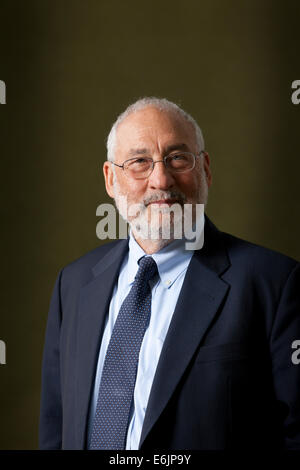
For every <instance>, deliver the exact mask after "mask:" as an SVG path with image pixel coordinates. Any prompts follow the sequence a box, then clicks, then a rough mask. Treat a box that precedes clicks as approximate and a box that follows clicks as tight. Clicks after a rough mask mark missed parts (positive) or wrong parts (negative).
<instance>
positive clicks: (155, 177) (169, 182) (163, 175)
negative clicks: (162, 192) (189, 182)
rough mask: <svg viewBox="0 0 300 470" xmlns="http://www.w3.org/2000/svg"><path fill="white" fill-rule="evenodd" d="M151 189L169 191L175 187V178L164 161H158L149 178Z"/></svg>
mask: <svg viewBox="0 0 300 470" xmlns="http://www.w3.org/2000/svg"><path fill="white" fill-rule="evenodd" d="M148 181H149V185H150V187H151V188H156V189H169V188H170V187H172V186H173V185H174V182H175V180H174V177H173V176H172V174H171V173H170V171H169V170H168V169H167V168H166V166H165V164H164V161H163V160H156V161H155V162H154V168H153V171H152V173H151V175H150V176H149V178H148Z"/></svg>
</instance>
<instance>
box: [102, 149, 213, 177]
mask: <svg viewBox="0 0 300 470" xmlns="http://www.w3.org/2000/svg"><path fill="white" fill-rule="evenodd" d="M181 153H188V154H190V155H192V156H193V157H194V164H193V166H192V168H189V169H188V170H179V171H178V170H172V168H171V169H170V168H168V167H167V163H166V162H167V158H169V157H175V156H176V155H178V154H181ZM204 153H205V150H201V151H200V152H199V153H196V154H194V153H192V152H184V151H183V152H176V153H174V154H169V155H166V156H165V157H164V158H163V159H162V160H155V161H154V160H153V159H152V158H150V157H140V158H147V159H148V160H149V161H150V160H151V161H152V168H151V171H150V173H149V175H148V176H142V177H138V178H136V177H135V176H129V174H128V173H126V171H125V168H124V165H125V164H126V163H128V162H130V161H132V160H137V159H138V158H139V157H132V158H129V159H128V160H125V162H123V163H122V165H119V164H118V163H115V162H110V163H112V164H113V165H115V166H117V167H119V168H122V170H123V171H124V174H125V175H126V176H127V177H129V178H132V179H136V180H145V179H147V178H149V176H150V175H151V173H152V172H153V170H154V165H155V163H159V162H162V163H163V164H164V166H165V169H166V170H168V171H171V172H173V173H187V172H188V171H192V170H193V169H194V168H195V165H196V157H200V155H201V154H203V155H204ZM149 170H150V168H149Z"/></svg>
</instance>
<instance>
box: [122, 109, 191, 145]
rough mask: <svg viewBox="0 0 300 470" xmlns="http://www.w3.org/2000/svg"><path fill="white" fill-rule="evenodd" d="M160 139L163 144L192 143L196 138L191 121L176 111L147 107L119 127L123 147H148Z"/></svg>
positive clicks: (125, 120)
mask: <svg viewBox="0 0 300 470" xmlns="http://www.w3.org/2000/svg"><path fill="white" fill-rule="evenodd" d="M156 140H160V143H161V144H163V145H172V144H174V141H176V142H177V141H178V143H185V144H186V145H188V144H190V143H191V141H194V140H195V131H194V128H193V126H192V124H191V123H189V122H188V121H186V120H185V119H184V118H183V117H182V116H178V115H176V114H175V113H170V112H164V111H160V110H153V109H146V110H141V111H138V112H136V113H132V114H130V115H129V116H127V117H126V118H125V119H124V121H123V122H122V123H120V125H119V127H118V128H117V144H118V146H119V145H120V146H122V147H128V148H131V147H132V146H133V147H140V148H142V147H147V146H145V145H144V144H146V143H147V142H148V143H149V144H150V143H151V141H153V143H155V141H156Z"/></svg>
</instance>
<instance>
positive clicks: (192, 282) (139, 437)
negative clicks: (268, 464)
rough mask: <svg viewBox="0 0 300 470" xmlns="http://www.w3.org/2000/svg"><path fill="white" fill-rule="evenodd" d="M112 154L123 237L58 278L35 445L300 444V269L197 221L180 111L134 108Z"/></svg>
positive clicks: (203, 158) (152, 102)
mask: <svg viewBox="0 0 300 470" xmlns="http://www.w3.org/2000/svg"><path fill="white" fill-rule="evenodd" d="M107 144H108V160H107V161H106V162H105V163H104V168H103V169H104V177H105V185H106V190H107V192H108V194H109V195H110V196H111V197H112V198H114V200H115V203H116V205H117V207H118V209H119V211H120V213H121V215H122V216H123V217H124V218H125V219H126V220H127V221H128V222H129V224H130V234H129V237H128V239H127V240H119V241H116V242H113V243H108V244H105V245H104V246H101V247H98V248H96V249H95V250H94V251H92V252H90V253H88V254H87V255H85V256H83V257H82V258H80V259H79V260H77V261H75V262H74V263H72V264H70V265H68V266H67V267H65V268H64V269H63V270H61V272H60V273H59V276H58V279H57V282H56V285H55V288H54V293H53V297H52V301H51V306H50V312H49V318H48V323H47V331H46V341H45V349H44V357H43V371H42V397H41V418H40V447H41V448H42V449H60V448H63V449H142V450H151V449H227V448H228V449H240V448H248V449H259V448H273V449H278V448H287V449H300V365H299V366H297V365H295V364H294V363H293V362H292V353H293V349H292V344H293V342H294V341H295V340H297V339H300V315H299V311H300V309H299V307H300V299H299V287H300V284H299V280H300V277H299V276H300V270H299V263H297V262H296V261H295V260H293V259H290V258H288V257H286V256H283V255H281V254H279V253H275V252H273V251H271V250H267V249H265V248H262V247H259V246H257V245H254V244H251V243H248V242H245V241H243V240H240V239H238V238H236V237H233V236H231V235H228V234H225V233H222V232H220V231H219V230H218V229H217V228H216V227H215V226H214V225H213V224H212V222H211V221H210V220H209V219H208V218H207V217H206V216H205V217H204V215H203V214H202V213H201V212H199V213H198V212H197V208H198V207H203V205H205V204H206V202H207V194H208V188H209V187H210V185H211V182H212V177H211V171H210V162H209V157H208V154H207V153H206V152H205V150H204V142H203V137H202V133H201V130H200V128H199V127H198V125H197V123H196V122H195V121H194V119H193V118H192V117H191V116H190V115H188V114H187V113H186V112H185V111H183V110H182V109H181V108H179V107H178V106H176V105H175V104H174V103H171V102H169V101H167V100H165V99H157V98H144V99H141V100H139V101H137V102H136V103H134V104H133V105H131V106H130V107H129V108H127V110H126V111H125V112H124V113H123V114H121V115H120V116H119V118H118V119H117V121H116V123H115V124H114V126H113V128H112V130H111V132H110V135H109V137H108V142H107ZM124 200H125V201H126V206H127V210H125V205H124V204H123V202H124ZM174 205H175V206H177V207H179V208H182V209H183V210H182V211H179V212H178V213H177V214H175V213H173V212H171V211H170V210H169V209H170V207H173V206H174ZM133 206H138V208H139V210H138V211H132V212H130V210H128V208H129V209H130V208H131V207H133ZM186 207H190V208H192V210H191V220H192V224H193V228H195V227H196V229H197V234H196V238H197V237H198V239H199V237H200V238H201V234H203V233H204V245H203V246H202V244H200V245H199V246H198V247H196V248H195V249H193V250H191V249H187V245H186V242H187V239H186V234H185V232H184V234H183V235H182V238H178V237H176V236H175V229H176V228H177V227H178V225H180V224H181V225H182V226H183V225H184V221H185V215H184V210H185V208H186ZM197 214H198V215H197ZM199 214H200V215H199ZM166 215H167V216H168V217H165V216H166ZM165 220H168V223H169V228H170V230H169V235H168V236H165V235H164V234H165V230H164V229H165V228H166V227H165ZM145 226H146V227H147V230H143V227H145ZM182 233H183V232H182Z"/></svg>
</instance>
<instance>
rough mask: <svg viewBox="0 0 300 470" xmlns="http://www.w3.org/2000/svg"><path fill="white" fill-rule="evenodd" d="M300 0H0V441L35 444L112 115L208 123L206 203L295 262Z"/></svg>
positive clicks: (216, 217) (230, 224)
mask: <svg viewBox="0 0 300 470" xmlns="http://www.w3.org/2000/svg"><path fill="white" fill-rule="evenodd" d="M299 14H300V6H299V1H298V0H295V1H293V0H286V1H285V2H274V1H271V0H267V1H263V2H262V1H261V0H246V1H243V2H238V1H234V0H207V1H198V0H194V1H191V0H186V1H184V2H183V1H176V0H165V1H156V0H153V1H151V2H146V1H136V0H133V1H130V0H127V1H126V2H125V1H122V0H115V1H111V0H109V1H107V0H101V1H100V0H27V1H26V2H23V1H21V0H19V1H18V0H15V1H12V0H0V16H1V20H0V21H1V27H0V51H1V53H0V79H1V80H4V81H5V83H6V87H7V104H6V105H1V106H0V152H1V167H2V178H1V185H0V186H1V191H2V194H1V222H2V225H1V265H2V269H1V317H0V339H1V340H3V341H5V343H6V351H7V358H6V359H7V363H6V365H0V416H1V422H0V449H35V448H37V446H38V418H39V399H40V375H41V360H42V350H43V342H44V333H45V326H46V320H47V313H48V306H49V300H50V295H51V291H52V288H53V285H54V282H55V278H56V275H57V273H58V271H59V269H60V268H61V267H63V266H64V265H66V264H67V263H69V262H71V261H72V260H74V259H76V258H77V257H79V256H80V255H82V254H84V253H85V252H87V251H89V250H90V249H92V248H94V247H96V246H97V245H99V244H100V243H103V242H101V241H100V240H98V239H97V237H96V224H97V222H98V220H99V218H97V217H96V208H97V206H98V205H99V204H100V203H103V202H110V199H109V197H108V196H107V195H106V194H105V189H104V182H103V176H102V164H103V161H104V160H105V158H106V150H105V139H106V136H107V134H108V132H109V129H110V126H111V125H112V123H113V122H114V120H115V119H116V117H117V115H118V114H119V113H120V112H121V111H123V110H124V108H125V107H126V106H127V105H128V104H129V103H131V102H132V101H134V100H136V99H137V98H139V97H141V96H145V95H147V96H151V95H155V96H159V97H166V98H168V99H170V100H173V101H175V102H177V103H178V104H180V105H181V106H182V107H183V108H184V109H186V110H187V111H188V112H190V113H191V114H192V115H193V116H194V118H195V119H196V120H197V121H198V122H199V125H200V127H201V128H202V130H203V133H204V138H205V142H206V150H207V151H208V152H209V154H210V156H211V164H212V171H213V186H212V188H211V190H210V194H209V204H208V208H207V214H208V215H209V217H210V218H211V219H212V220H213V222H214V223H215V224H216V225H217V226H218V227H219V228H220V229H221V230H223V231H227V232H231V233H233V234H235V235H237V236H240V237H242V238H245V239H247V240H250V241H253V242H255V243H259V244H261V245H264V246H266V247H269V248H272V249H275V250H277V251H281V252H282V253H285V254H286V255H289V256H291V257H293V258H296V259H298V260H299V259H300V247H299V238H300V223H299V199H300V198H299V171H300V163H299V150H300V139H299V124H300V105H298V106H297V105H294V104H292V101H291V94H292V89H291V84H292V82H293V81H294V80H296V79H300V64H299V46H300V36H299Z"/></svg>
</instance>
